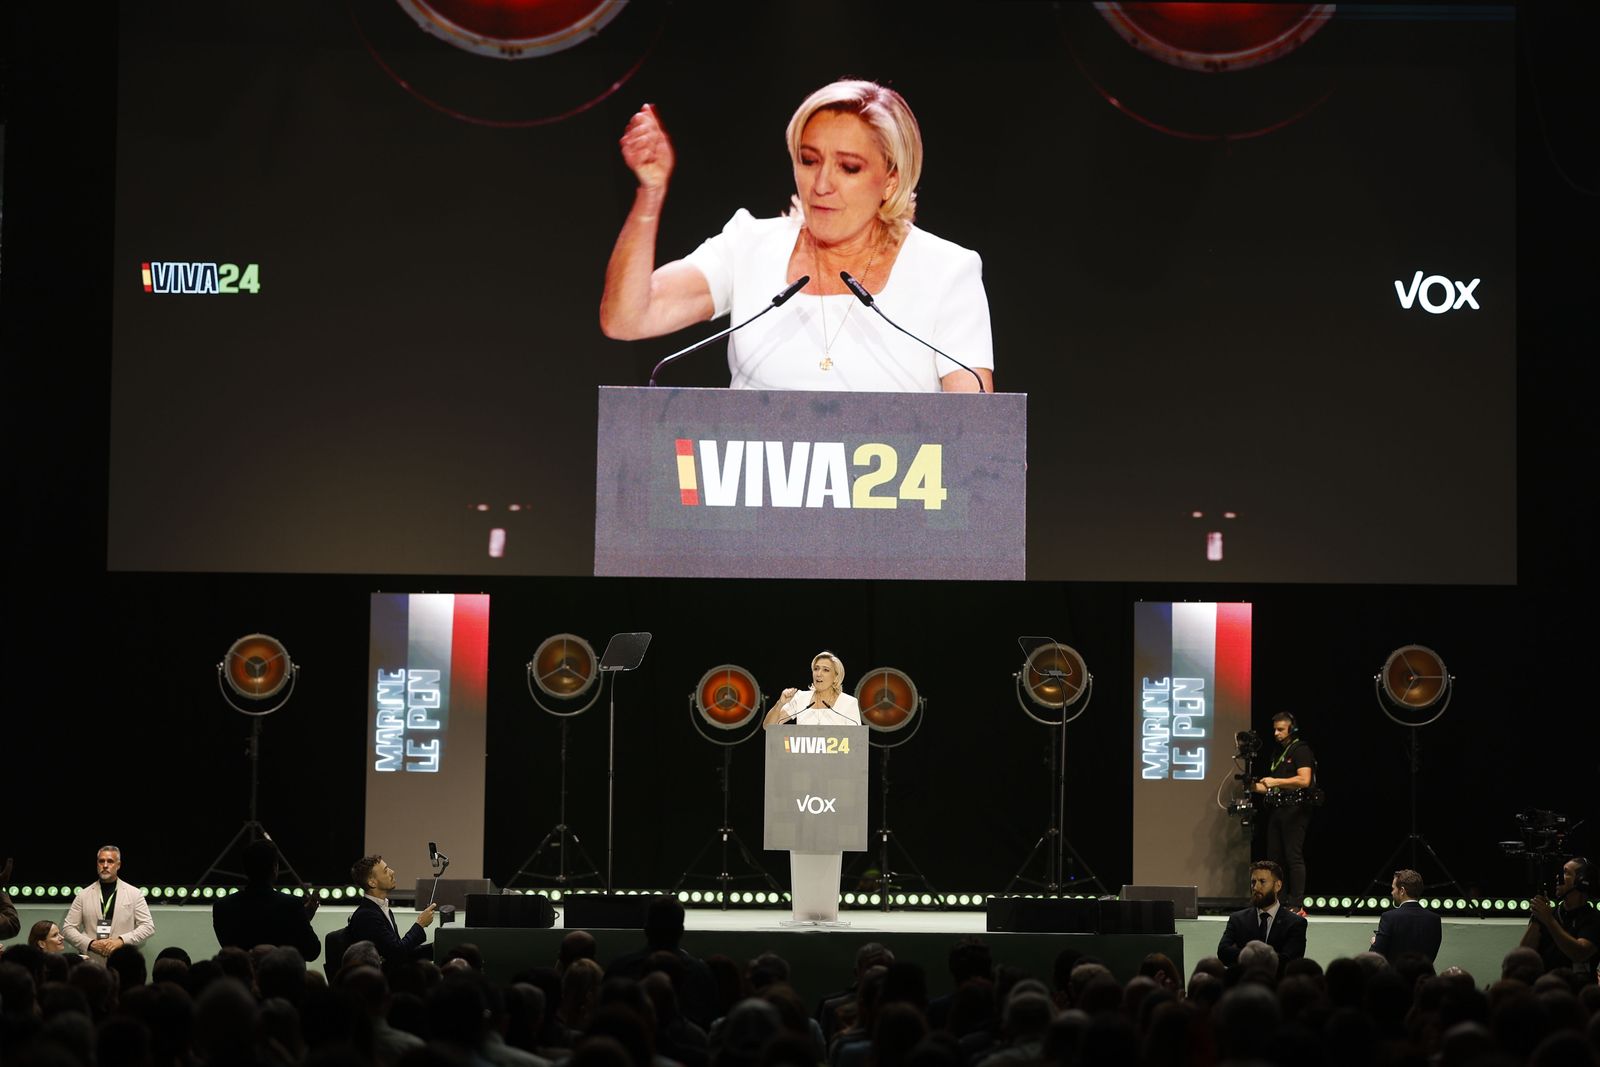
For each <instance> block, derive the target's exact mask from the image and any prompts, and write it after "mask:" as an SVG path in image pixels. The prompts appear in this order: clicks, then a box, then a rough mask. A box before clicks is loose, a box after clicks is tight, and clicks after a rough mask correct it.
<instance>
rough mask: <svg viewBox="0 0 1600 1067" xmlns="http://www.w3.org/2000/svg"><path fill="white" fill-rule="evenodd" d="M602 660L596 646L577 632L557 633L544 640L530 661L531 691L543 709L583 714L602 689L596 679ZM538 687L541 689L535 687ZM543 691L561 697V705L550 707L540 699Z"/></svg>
mask: <svg viewBox="0 0 1600 1067" xmlns="http://www.w3.org/2000/svg"><path fill="white" fill-rule="evenodd" d="M599 667H600V661H599V658H598V657H597V656H596V655H595V654H594V648H593V647H592V646H591V645H590V644H589V642H587V641H585V640H584V639H583V638H581V637H579V636H578V635H577V634H556V635H554V636H553V637H547V638H545V639H544V640H543V641H542V642H540V644H539V647H538V649H536V650H535V651H534V653H533V659H531V660H529V661H528V692H529V694H530V695H532V696H533V700H534V703H536V704H538V705H539V707H540V708H541V709H543V710H544V711H547V712H549V713H550V714H551V715H556V716H571V715H579V714H581V713H583V712H585V711H588V710H589V708H591V707H592V706H594V702H595V701H596V700H598V699H599V697H600V692H599V690H598V689H595V682H596V681H597V680H598V679H599V677H600V670H599ZM591 689H594V690H595V692H594V695H593V696H591V697H590V698H589V699H588V700H587V701H586V702H584V703H583V704H582V706H580V707H576V708H575V707H573V706H572V705H574V704H576V703H577V702H578V701H579V700H581V699H582V698H583V696H584V694H586V693H588V692H589V691H590V690H591ZM535 690H537V692H536V691H535ZM539 693H543V694H544V695H545V696H547V697H549V698H550V699H551V700H554V701H559V702H560V704H559V705H558V706H557V707H554V708H551V707H547V706H546V705H545V704H544V702H543V701H541V700H540V699H539Z"/></svg>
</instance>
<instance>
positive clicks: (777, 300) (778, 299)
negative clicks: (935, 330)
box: [650, 274, 981, 388]
mask: <svg viewBox="0 0 1600 1067" xmlns="http://www.w3.org/2000/svg"><path fill="white" fill-rule="evenodd" d="M810 281H811V275H809V274H802V275H800V277H799V278H797V279H796V280H795V281H794V283H793V284H791V285H790V286H788V287H787V288H786V289H784V290H783V292H781V293H779V294H778V295H777V296H775V297H773V298H772V303H770V304H768V305H767V306H766V307H764V308H762V309H761V310H760V311H758V312H756V313H755V314H754V315H751V316H750V317H749V318H748V319H745V320H744V321H743V322H741V323H739V325H737V326H729V327H728V328H727V329H725V330H720V331H718V332H717V333H714V334H712V335H711V336H710V337H707V338H705V339H704V340H702V341H696V342H695V343H694V344H692V345H690V346H689V347H688V348H680V349H679V350H678V351H676V352H674V353H672V355H670V356H668V357H667V358H666V359H663V360H662V361H661V362H660V363H657V364H656V365H655V368H654V369H653V370H651V371H650V384H651V385H654V384H656V375H658V374H660V373H661V368H662V367H665V366H666V365H667V364H668V363H671V362H673V361H674V360H678V359H681V358H683V357H684V356H687V355H688V354H689V353H691V352H696V351H699V350H700V349H702V348H704V347H705V346H706V345H708V344H710V343H711V342H713V341H720V340H722V339H723V338H724V337H726V336H728V335H729V334H730V333H732V332H733V331H735V330H742V329H744V328H745V327H746V326H748V325H750V324H751V323H752V322H754V321H756V320H757V319H759V318H760V317H761V316H763V315H765V314H766V313H767V312H769V311H771V310H772V309H773V308H779V307H782V306H783V305H784V304H786V303H788V301H789V298H790V297H791V296H793V295H794V294H796V293H798V292H799V291H800V290H802V289H804V288H805V287H806V285H807V284H808V283H809V282H810ZM980 388H981V386H980Z"/></svg>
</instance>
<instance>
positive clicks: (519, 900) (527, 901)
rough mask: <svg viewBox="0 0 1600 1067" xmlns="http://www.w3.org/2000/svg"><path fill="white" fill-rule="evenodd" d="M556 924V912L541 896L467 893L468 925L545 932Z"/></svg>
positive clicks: (533, 894)
mask: <svg viewBox="0 0 1600 1067" xmlns="http://www.w3.org/2000/svg"><path fill="white" fill-rule="evenodd" d="M555 924H556V909H555V906H554V905H552V904H551V903H550V898H549V897H547V896H545V895H544V894H543V893H469V894H467V925H468V926H492V927H497V928H500V929H505V928H507V927H514V928H517V929H523V930H548V929H549V928H550V927H552V926H554V925H555Z"/></svg>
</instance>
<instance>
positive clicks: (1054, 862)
mask: <svg viewBox="0 0 1600 1067" xmlns="http://www.w3.org/2000/svg"><path fill="white" fill-rule="evenodd" d="M1040 673H1048V672H1040ZM1050 728H1051V729H1052V730H1054V731H1055V732H1056V736H1055V739H1054V740H1053V742H1052V744H1051V745H1050V781H1051V786H1052V796H1051V798H1050V799H1051V807H1050V826H1049V828H1048V829H1046V830H1045V832H1044V833H1043V834H1041V835H1040V837H1039V840H1038V842H1037V843H1036V844H1035V845H1034V846H1033V851H1032V852H1030V853H1028V858H1027V859H1025V860H1023V861H1022V866H1021V867H1019V868H1017V873H1016V874H1014V875H1012V877H1011V881H1010V883H1008V884H1007V885H1006V892H1007V893H1010V892H1012V891H1014V890H1015V889H1016V887H1017V886H1019V885H1024V886H1034V887H1036V888H1038V889H1043V890H1044V891H1045V892H1046V893H1066V892H1080V891H1085V890H1087V889H1088V887H1089V886H1095V887H1097V888H1098V889H1099V890H1100V892H1101V894H1105V893H1106V892H1108V890H1107V889H1106V887H1105V884H1104V883H1103V882H1101V881H1100V877H1099V875H1097V874H1095V873H1094V871H1092V870H1090V868H1089V865H1088V864H1087V863H1085V862H1084V859H1083V857H1082V856H1080V855H1078V850H1077V849H1076V848H1073V847H1072V842H1071V841H1069V840H1068V839H1067V835H1066V832H1065V826H1066V822H1067V779H1066V775H1067V724H1066V722H1065V721H1062V722H1058V723H1052V724H1051V726H1050ZM1041 855H1043V857H1044V861H1045V871H1044V877H1043V878H1042V879H1039V878H1028V877H1025V875H1026V874H1027V873H1028V869H1029V868H1030V867H1032V866H1033V864H1034V861H1035V860H1037V859H1038V858H1039V857H1040V856H1041ZM1068 855H1071V857H1072V862H1073V865H1074V867H1075V869H1077V870H1080V871H1082V872H1083V876H1082V877H1073V878H1072V879H1071V880H1070V881H1069V880H1067V878H1066V876H1065V873H1064V870H1063V869H1064V867H1065V865H1066V862H1065V861H1066V857H1067V856H1068Z"/></svg>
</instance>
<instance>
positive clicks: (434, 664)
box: [366, 593, 489, 871]
mask: <svg viewBox="0 0 1600 1067" xmlns="http://www.w3.org/2000/svg"><path fill="white" fill-rule="evenodd" d="M368 647H369V655H368V672H367V686H368V688H367V694H368V696H367V723H368V729H367V752H366V766H367V774H366V778H367V819H366V825H367V846H368V847H367V850H368V851H369V852H377V853H379V854H382V855H388V854H389V853H386V852H384V849H385V848H391V849H392V848H406V849H409V850H414V849H415V847H416V841H418V840H421V841H426V840H428V839H430V838H432V839H434V840H442V839H445V838H448V839H449V840H451V841H452V842H453V843H454V845H455V848H454V849H453V850H452V851H451V852H450V855H451V857H452V868H451V869H452V870H453V871H455V870H462V869H463V868H466V867H477V866H481V864H482V841H483V828H482V827H483V796H484V779H485V760H486V754H485V739H486V737H487V729H486V722H487V710H488V709H487V704H488V675H489V597H488V596H487V595H486V594H482V593H374V594H372V615H371V628H370V641H369V646H368ZM434 822H438V824H439V825H438V826H437V828H429V829H425V828H427V827H431V825H432V824H433V823H434ZM464 835H465V836H466V837H468V838H469V839H470V842H464V841H463V840H462V838H463V836H464ZM441 847H443V846H442V845H441ZM474 853H476V855H477V859H476V861H475V862H474V861H472V860H471V859H470V857H471V856H472V855H473V854H474ZM464 860H465V861H467V862H463V861H464ZM397 869H398V868H397ZM411 869H412V870H413V871H414V870H415V867H414V866H413V867H412V868H411Z"/></svg>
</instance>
